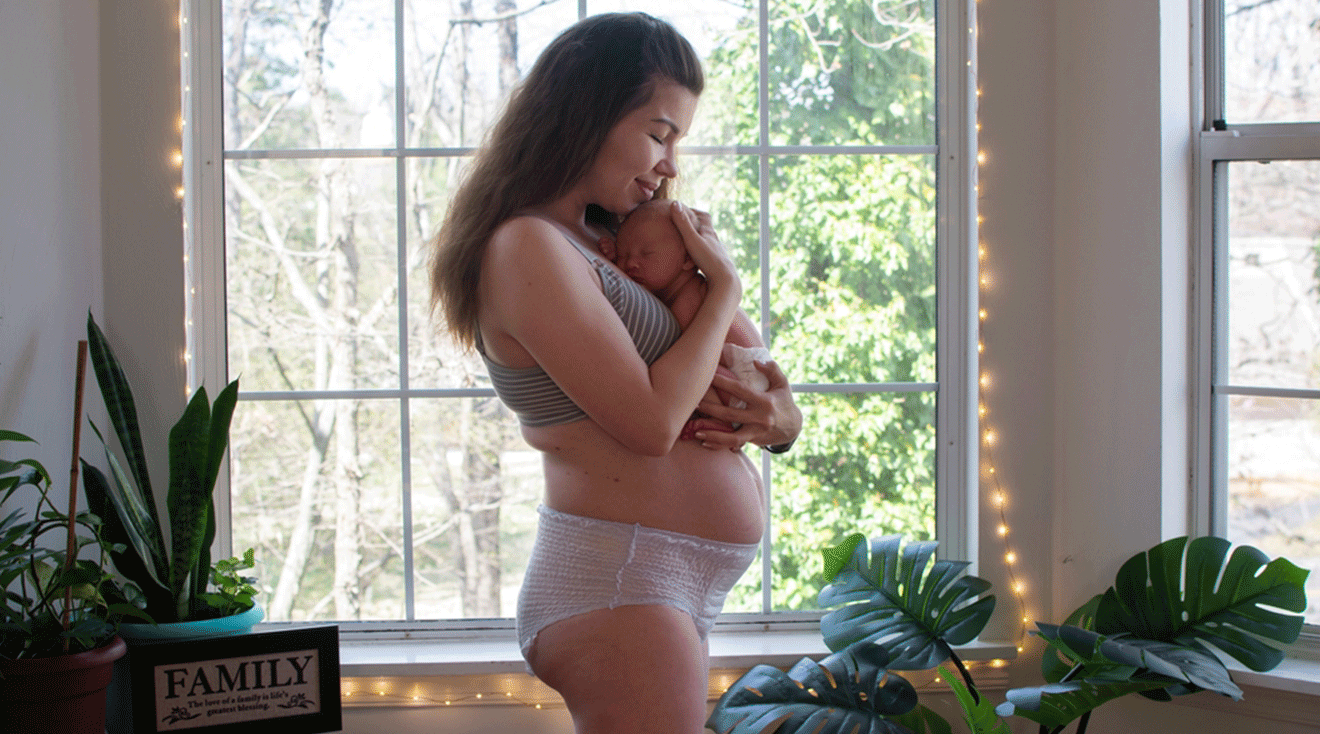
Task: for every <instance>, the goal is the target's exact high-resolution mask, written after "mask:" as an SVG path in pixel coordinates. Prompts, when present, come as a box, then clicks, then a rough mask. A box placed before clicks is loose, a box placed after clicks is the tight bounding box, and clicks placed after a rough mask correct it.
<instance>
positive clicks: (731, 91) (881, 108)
mask: <svg viewBox="0 0 1320 734" xmlns="http://www.w3.org/2000/svg"><path fill="white" fill-rule="evenodd" d="M619 10H642V11H646V12H650V13H652V14H655V15H657V16H659V17H662V18H664V19H666V20H669V21H670V22H672V23H673V24H674V25H675V26H677V27H678V29H679V30H680V31H681V32H682V33H684V35H686V36H687V37H688V38H689V40H691V41H692V43H693V45H694V46H695V47H696V49H697V51H698V53H699V54H700V55H701V56H702V58H703V59H704V60H705V64H706V72H707V87H706V92H705V93H704V94H703V95H702V98H701V103H700V106H699V108H698V110H697V116H696V120H695V124H694V129H693V130H692V132H691V134H690V135H689V136H688V137H687V138H686V139H685V141H684V145H683V147H682V148H681V149H680V158H679V165H680V168H681V170H682V175H681V177H680V182H679V188H678V192H677V194H678V197H679V198H680V199H682V200H684V201H686V202H688V203H690V204H692V205H693V206H696V207H698V208H703V209H707V210H709V211H710V212H711V213H712V216H713V217H714V221H715V224H716V228H717V230H718V231H719V233H720V234H721V237H722V238H723V240H724V241H725V242H726V243H727V245H728V246H729V247H730V249H731V251H733V252H734V254H735V257H736V260H737V262H738V265H739V267H740V270H741V275H742V278H743V282H744V286H745V288H744V290H745V293H746V298H745V302H744V304H743V305H744V307H745V309H746V310H747V312H748V313H749V314H750V315H751V317H752V320H753V321H754V322H756V323H758V324H760V325H761V327H762V329H763V332H764V335H765V338H766V340H767V343H768V344H769V346H770V350H771V352H772V354H773V355H774V356H775V357H776V359H777V360H778V361H779V362H780V364H781V365H782V367H783V368H784V370H785V372H786V373H787V374H788V376H789V378H790V380H791V381H792V382H793V383H794V384H795V386H797V390H798V400H799V404H800V405H801V407H802V410H803V413H804V416H805V421H804V423H805V429H804V431H803V434H802V437H801V438H800V439H799V440H798V442H797V445H796V446H795V447H794V448H793V450H792V452H790V453H788V454H784V455H778V456H774V457H773V458H772V457H770V456H769V455H765V456H763V457H762V467H763V471H764V472H765V474H766V478H767V486H768V487H769V488H770V489H769V492H770V502H771V521H770V527H769V528H768V530H769V533H768V535H767V542H766V544H765V545H763V550H762V555H763V556H764V557H763V558H762V559H761V562H759V563H756V564H754V565H753V567H752V569H751V570H750V571H749V572H748V573H747V575H746V577H745V578H744V579H743V581H742V582H741V584H740V585H739V586H738V587H737V588H736V589H735V590H734V592H733V594H731V596H730V599H729V602H728V604H727V606H726V608H725V611H727V612H750V613H757V614H763V613H769V612H775V611H785V610H803V609H810V608H811V607H812V606H813V605H814V602H815V597H816V592H817V590H818V589H819V587H820V578H819V574H820V564H819V560H818V559H819V553H818V551H819V549H820V548H822V547H824V546H827V545H831V544H833V543H835V542H837V541H838V540H839V539H840V538H841V537H842V536H843V535H844V534H845V533H848V532H852V531H854V530H856V529H859V528H862V529H864V530H865V532H866V533H867V534H868V535H880V534H885V533H902V534H904V535H906V536H908V537H909V538H910V539H926V538H932V537H933V536H934V534H935V516H936V512H935V510H936V481H935V474H936V443H937V442H936V420H935V416H936V394H937V390H936V386H937V384H938V380H937V373H936V364H937V328H936V326H937V289H938V288H939V287H942V286H941V285H940V284H939V282H938V269H937V251H938V248H937V242H936V239H937V237H936V233H937V196H936V191H937V169H936V167H937V163H938V156H937V152H938V150H939V149H938V148H937V143H938V141H937V130H938V126H937V117H938V115H937V107H938V105H937V98H936V59H937V54H936V38H937V36H936V30H935V15H936V8H935V0H865V1H861V0H824V1H818V0H812V1H810V2H808V1H806V0H769V2H768V5H766V6H765V7H761V5H759V4H758V3H757V2H755V1H754V0H715V1H714V2H709V1H707V2H696V1H695V0H674V1H673V2H668V3H664V4H661V5H656V4H647V3H633V4H629V3H626V2H621V1H617V0H616V1H615V2H600V3H597V2H595V1H594V0H582V2H573V1H572V0H452V1H451V2H421V1H420V0H398V1H397V2H391V1H389V0H384V1H382V0H335V1H334V2H330V1H328V0H327V1H326V2H297V3H290V2H275V1H274V0H225V2H224V4H223V11H222V21H221V23H222V30H221V36H222V45H223V51H222V53H221V54H219V55H218V58H219V59H220V61H219V63H221V64H222V65H223V69H222V70H221V72H220V73H221V74H222V76H223V85H222V86H223V91H222V93H223V105H222V109H223V112H222V115H223V138H224V159H225V160H224V183H223V188H224V194H223V196H224V248H225V270H226V280H225V288H226V307H225V308H226V311H227V353H228V372H229V374H230V375H232V376H237V377H240V378H241V387H242V396H241V402H240V405H239V409H238V411H237V413H236V416H235V420H234V430H233V432H232V433H233V439H232V450H231V487H232V523H231V526H232V528H231V532H232V538H233V547H234V548H236V549H240V550H241V549H245V548H247V547H255V548H256V551H257V552H256V555H257V558H258V559H259V561H260V563H261V567H260V568H259V569H258V571H257V573H258V574H259V575H260V578H261V584H262V587H263V590H264V595H263V599H262V604H263V605H264V606H265V609H266V612H267V618H268V619H269V620H273V621H279V620H306V619H336V620H437V619H477V618H496V617H510V616H512V615H513V609H514V605H515V603H516V598H517V591H518V587H519V585H520V583H521V574H522V570H523V567H524V565H525V562H526V557H527V554H528V552H529V549H530V546H531V542H532V537H533V534H534V531H535V518H536V512H535V508H536V506H537V504H538V503H539V501H540V497H541V489H542V487H541V467H540V459H539V454H537V453H536V452H535V451H533V450H532V449H530V448H529V447H528V446H527V445H526V444H525V443H524V442H523V441H522V439H521V437H520V434H519V430H518V426H517V422H516V420H515V419H514V417H513V416H512V415H511V413H510V412H509V411H508V410H506V409H505V408H504V407H503V406H502V405H501V404H500V402H499V401H498V400H497V399H496V398H495V397H494V394H493V392H492V391H491V390H490V383H489V380H488V378H487V376H486V374H485V371H484V368H483V367H482V364H481V360H480V359H479V358H478V357H477V356H476V355H475V354H472V353H465V352H463V351H460V350H458V349H456V348H455V347H454V345H453V344H452V343H451V342H450V341H449V340H448V339H447V338H446V337H445V336H444V335H443V334H438V333H437V329H436V327H435V324H434V322H433V321H432V319H431V318H430V314H429V311H428V297H429V293H428V290H427V278H426V267H425V265H426V258H427V250H426V240H427V238H428V237H430V236H431V235H432V234H433V233H434V230H435V228H436V226H437V224H438V223H439V220H440V218H441V216H442V214H443V211H444V207H445V205H446V201H447V197H448V195H449V192H450V191H451V190H452V189H453V188H454V186H455V182H456V181H457V180H458V179H459V177H460V176H461V175H462V170H463V167H464V164H465V160H466V158H465V157H466V156H467V155H468V154H469V153H470V152H471V150H472V147H473V146H475V145H477V144H479V142H480V141H481V137H482V134H483V132H484V130H485V129H486V126H487V125H488V124H489V123H490V122H491V121H492V120H493V119H494V117H495V116H496V115H497V113H498V110H499V108H500V104H501V102H502V100H503V98H504V97H505V95H506V94H507V92H508V91H509V89H510V88H511V87H512V86H513V85H514V84H516V83H517V81H518V79H519V78H520V77H521V75H522V74H523V73H524V72H525V71H526V70H527V69H528V68H529V67H530V65H531V63H532V62H533V61H534V60H535V58H536V57H537V55H538V54H539V52H540V50H541V49H542V48H543V47H544V46H545V45H546V44H547V43H548V42H549V40H550V39H551V38H553V37H554V36H555V35H556V34H558V33H559V31H561V30H562V29H563V28H565V27H566V26H568V25H570V24H572V23H573V22H575V21H576V20H577V19H578V18H579V17H581V16H583V15H585V14H592V13H599V12H607V11H619ZM762 74H764V77H763V76H762ZM583 93H584V94H589V93H590V90H583ZM959 175H963V174H959ZM940 246H941V247H943V246H944V245H943V244H941V245H940ZM953 246H955V247H962V246H964V245H962V244H954V245H953ZM963 328H971V326H970V325H965V326H964V327H963ZM752 452H753V453H754V454H755V453H759V452H756V450H755V449H752Z"/></svg>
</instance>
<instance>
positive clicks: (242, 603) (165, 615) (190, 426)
mask: <svg viewBox="0 0 1320 734" xmlns="http://www.w3.org/2000/svg"><path fill="white" fill-rule="evenodd" d="M87 341H88V345H89V348H90V353H91V362H92V368H93V370H94V372H95V373H96V381H97V384H98V385H99V386H100V388H101V396H102V398H103V399H104V401H105V406H106V410H107V411H108V412H109V414H110V424H111V426H112V428H113V429H114V435H115V436H116V437H117V438H118V442H119V446H120V449H121V450H122V456H123V459H124V461H123V462H122V463H121V462H120V460H119V458H118V456H117V455H116V453H115V452H114V451H112V450H111V447H110V444H109V442H108V441H107V440H106V437H105V435H104V434H103V433H102V432H101V430H100V429H99V428H98V427H97V426H96V425H95V424H92V429H93V431H94V432H95V433H96V435H97V437H98V438H99V439H100V440H101V445H102V448H103V449H104V451H105V459H106V464H107V466H108V468H109V472H108V473H105V472H102V471H101V470H100V469H98V468H97V467H95V466H93V465H92V464H89V463H88V462H86V461H84V462H83V463H82V469H83V482H84V488H85V490H86V493H87V501H88V504H89V505H91V508H92V510H93V512H96V513H97V514H99V515H100V516H101V517H102V518H103V521H104V523H105V536H106V538H107V539H108V540H109V541H111V543H113V544H114V550H113V551H112V553H111V560H113V562H114V565H115V569H116V570H117V571H118V572H119V574H120V575H121V576H123V577H124V578H125V579H127V580H129V581H131V582H133V583H134V584H135V585H136V586H137V587H138V588H140V589H141V590H142V594H143V597H144V599H145V611H146V613H147V614H148V615H150V617H151V619H152V620H153V621H154V622H155V623H157V624H162V623H178V622H191V621H198V620H207V619H216V618H222V617H231V616H234V615H236V614H249V615H251V616H252V617H255V618H254V619H252V620H251V621H250V622H248V624H247V627H248V628H250V627H251V626H252V624H253V623H255V622H256V621H259V619H260V613H261V612H260V608H259V607H257V606H256V605H255V604H254V603H253V599H252V591H253V589H252V587H251V586H250V585H247V584H240V585H238V586H235V585H234V584H228V585H226V584H225V583H224V582H223V579H221V578H220V577H218V576H216V573H217V572H219V573H220V574H221V575H223V574H225V573H226V569H227V570H228V571H229V572H230V574H231V575H232V572H233V571H234V569H235V566H236V564H237V562H236V561H235V560H234V559H231V560H229V561H226V562H225V566H224V567H223V568H217V566H216V565H213V564H212V562H211V550H210V549H211V542H212V540H214V538H215V499H214V497H213V491H214V489H215V483H216V477H217V476H218V475H219V473H220V464H221V461H222V459H223V458H224V453H225V449H226V448H227V447H228V444H229V423H230V419H231V418H232V417H233V412H234V405H235V403H236V402H237V400H238V380H234V381H232V382H230V383H229V384H228V385H226V386H225V388H224V389H223V390H221V391H220V394H219V395H217V396H216V399H215V402H214V404H212V403H211V402H210V400H209V399H208V397H207V394H206V388H204V387H199V388H197V391H196V392H195V393H194V394H193V396H192V399H191V400H189V401H188V405H187V407H186V408H185V409H184V411H183V415H182V416H181V417H180V418H179V420H178V422H177V423H175V424H174V427H173V428H171V429H170V433H169V445H168V452H169V485H168V487H169V490H168V494H167V495H166V498H165V505H166V512H165V513H164V515H162V514H161V513H160V512H159V511H158V508H157V505H156V495H155V492H154V490H153V488H152V483H151V478H150V477H149V475H148V473H147V460H146V451H145V447H144V445H143V441H142V435H141V432H140V430H139V427H138V417H137V407H136V402H135V401H134V399H133V390H132V388H131V387H129V384H128V379H127V378H126V377H125V375H124V370H123V367H122V366H121V365H120V362H119V360H118V359H117V358H116V357H115V354H114V351H113V350H112V349H111V348H110V344H109V342H108V341H107V340H106V338H105V334H104V333H103V332H102V331H101V329H100V327H98V326H97V325H96V321H95V320H94V319H93V318H92V316H91V314H90V313H89V314H88V316H87ZM125 467H126V468H127V470H125ZM167 539H168V543H169V544H168V545H166V541H167ZM251 560H252V559H251V556H250V555H249V556H248V561H249V565H248V567H250V565H251V564H250V561H251ZM213 582H214V583H215V585H214V586H213V585H212V584H213Z"/></svg>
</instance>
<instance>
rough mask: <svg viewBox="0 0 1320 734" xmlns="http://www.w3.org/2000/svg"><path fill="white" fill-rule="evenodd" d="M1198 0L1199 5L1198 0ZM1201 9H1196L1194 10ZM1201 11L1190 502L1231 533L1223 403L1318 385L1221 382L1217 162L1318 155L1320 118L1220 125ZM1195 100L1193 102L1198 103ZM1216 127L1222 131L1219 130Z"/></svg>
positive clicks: (1218, 84)
mask: <svg viewBox="0 0 1320 734" xmlns="http://www.w3.org/2000/svg"><path fill="white" fill-rule="evenodd" d="M1193 2H1194V4H1195V5H1200V3H1197V2H1196V0H1193ZM1194 10H1196V8H1194ZM1199 10H1200V11H1201V25H1202V33H1201V39H1200V40H1201V47H1200V57H1201V62H1202V63H1200V64H1193V69H1198V68H1199V69H1200V71H1201V84H1199V85H1194V89H1197V90H1198V91H1199V95H1200V99H1199V102H1200V104H1199V107H1200V108H1201V109H1200V114H1201V124H1200V132H1199V134H1198V135H1197V136H1196V138H1195V140H1194V142H1193V145H1194V147H1195V158H1194V163H1193V166H1194V173H1193V176H1194V185H1195V196H1196V199H1195V207H1196V208H1195V212H1194V216H1193V219H1194V237H1195V240H1194V245H1193V248H1194V249H1193V257H1192V277H1193V293H1194V295H1193V303H1192V312H1193V313H1192V316H1193V319H1192V322H1193V338H1192V349H1193V353H1192V370H1191V382H1192V415H1193V423H1192V433H1193V435H1192V446H1193V452H1192V465H1191V467H1190V475H1191V480H1192V489H1193V492H1192V497H1193V499H1192V503H1191V517H1190V526H1191V529H1192V532H1193V533H1194V534H1200V535H1216V536H1220V537H1226V536H1227V533H1228V517H1227V511H1226V508H1227V506H1228V482H1227V467H1226V461H1227V446H1226V436H1225V433H1226V431H1225V428H1224V427H1225V421H1226V420H1227V418H1226V416H1225V414H1224V410H1223V405H1222V403H1223V402H1224V400H1225V399H1226V398H1227V397H1228V396H1231V395H1260V396H1269V397H1285V398H1304V399H1320V390H1302V389H1289V388H1263V387H1258V386H1249V385H1233V384H1229V383H1227V382H1224V381H1221V379H1220V378H1219V374H1220V373H1221V372H1222V371H1223V368H1224V366H1225V365H1224V360H1225V359H1226V353H1225V352H1223V351H1222V350H1220V348H1219V345H1221V344H1223V343H1224V341H1225V337H1226V334H1225V332H1224V328H1223V324H1222V323H1217V322H1216V313H1217V312H1218V311H1219V310H1221V309H1222V308H1223V307H1224V306H1225V304H1226V298H1227V295H1226V290H1227V289H1226V287H1224V286H1225V284H1223V283H1220V282H1219V280H1218V278H1219V277H1220V276H1221V275H1223V274H1224V273H1225V272H1226V267H1227V252H1226V247H1221V246H1219V245H1220V244H1221V243H1220V242H1219V241H1218V239H1219V237H1220V235H1221V234H1222V233H1223V232H1224V230H1225V228H1226V225H1227V212H1226V209H1227V202H1226V201H1225V192H1224V191H1223V190H1222V187H1221V189H1220V190H1216V181H1215V166H1216V164H1218V163H1230V162H1233V161H1263V160H1320V122H1315V123H1291V122H1290V123H1252V124H1223V123H1220V124H1218V125H1217V124H1216V121H1223V120H1224V119H1225V115H1224V99H1223V97H1224V96H1223V93H1222V89H1223V84H1224V81H1223V65H1224V59H1223V48H1224V36H1223V27H1222V25H1223V12H1224V11H1223V0H1204V5H1201V7H1200V8H1199ZM1196 103H1197V100H1193V105H1196ZM1216 127H1218V128H1221V129H1216ZM1291 656H1292V657H1294V658H1298V659H1304V660H1313V661H1320V625H1306V627H1305V628H1304V629H1303V632H1302V636H1301V637H1300V638H1299V639H1298V641H1297V643H1296V644H1295V645H1294V646H1293V648H1292V650H1291Z"/></svg>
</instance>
